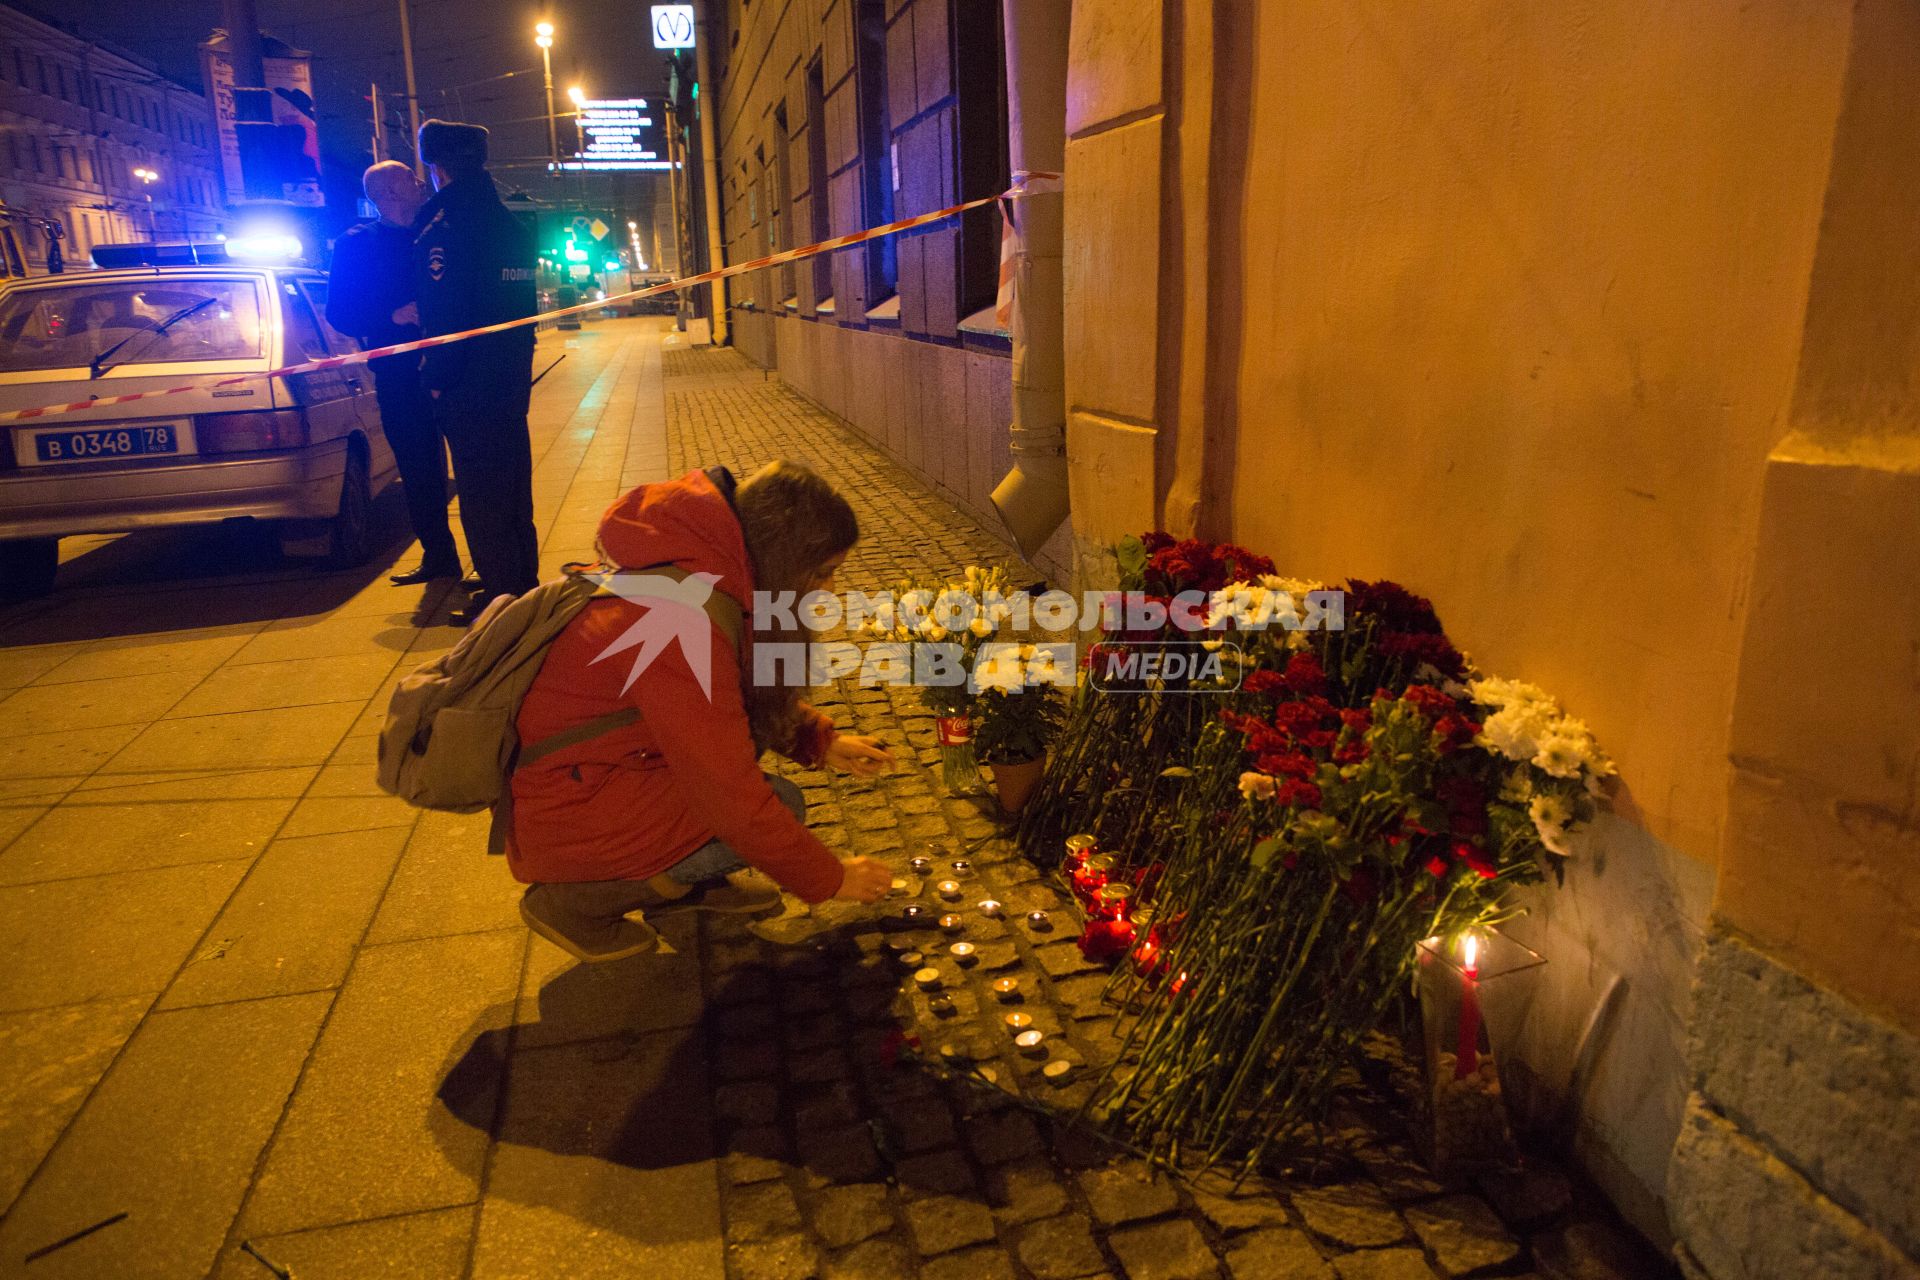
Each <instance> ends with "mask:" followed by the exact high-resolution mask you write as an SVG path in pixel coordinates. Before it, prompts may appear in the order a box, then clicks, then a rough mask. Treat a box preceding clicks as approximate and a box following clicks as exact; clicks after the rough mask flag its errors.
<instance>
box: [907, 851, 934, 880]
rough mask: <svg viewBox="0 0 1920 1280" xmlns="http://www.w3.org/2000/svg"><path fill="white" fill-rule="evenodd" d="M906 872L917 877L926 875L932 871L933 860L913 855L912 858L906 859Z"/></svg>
mask: <svg viewBox="0 0 1920 1280" xmlns="http://www.w3.org/2000/svg"><path fill="white" fill-rule="evenodd" d="M907 870H909V871H911V872H913V874H915V875H917V876H924V875H927V874H928V873H929V872H931V871H932V870H933V859H932V858H928V857H924V856H922V855H920V854H915V855H914V856H913V857H911V858H908V859H907Z"/></svg>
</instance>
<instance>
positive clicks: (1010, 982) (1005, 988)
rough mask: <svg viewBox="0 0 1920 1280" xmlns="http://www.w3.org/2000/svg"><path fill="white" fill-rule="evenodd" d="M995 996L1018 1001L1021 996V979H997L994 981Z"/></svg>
mask: <svg viewBox="0 0 1920 1280" xmlns="http://www.w3.org/2000/svg"><path fill="white" fill-rule="evenodd" d="M993 994H995V995H997V996H999V997H1000V998H1001V999H1002V1000H1015V999H1018V998H1019V996H1020V979H1018V978H995V979H994V980H993Z"/></svg>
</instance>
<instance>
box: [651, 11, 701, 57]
mask: <svg viewBox="0 0 1920 1280" xmlns="http://www.w3.org/2000/svg"><path fill="white" fill-rule="evenodd" d="M693 28H694V23H693V6H692V5H690V4H657V5H655V6H653V47H654V48H656V49H691V48H693Z"/></svg>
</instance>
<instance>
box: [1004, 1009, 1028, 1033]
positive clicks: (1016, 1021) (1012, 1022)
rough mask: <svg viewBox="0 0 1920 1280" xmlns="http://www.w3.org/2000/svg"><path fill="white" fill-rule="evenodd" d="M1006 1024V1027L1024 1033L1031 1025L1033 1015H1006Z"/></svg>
mask: <svg viewBox="0 0 1920 1280" xmlns="http://www.w3.org/2000/svg"><path fill="white" fill-rule="evenodd" d="M1006 1022H1007V1025H1008V1026H1009V1027H1012V1028H1013V1029H1014V1030H1015V1031H1025V1030H1026V1029H1027V1028H1028V1027H1030V1026H1032V1025H1033V1015H1032V1014H1030V1013H1010V1014H1008V1015H1007V1018H1006Z"/></svg>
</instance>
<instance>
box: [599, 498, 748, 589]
mask: <svg viewBox="0 0 1920 1280" xmlns="http://www.w3.org/2000/svg"><path fill="white" fill-rule="evenodd" d="M599 542H600V554H601V556H602V558H604V559H605V560H607V561H608V562H609V563H611V564H613V565H617V566H619V567H620V568H622V569H645V568H650V567H652V566H654V565H661V564H671V565H677V566H678V567H680V568H682V569H685V570H686V571H687V572H688V573H712V574H718V575H719V578H720V582H719V589H720V590H722V591H724V592H726V593H727V594H728V595H730V596H732V597H733V598H734V599H735V600H738V601H739V602H740V605H741V608H743V609H748V610H749V611H750V609H751V605H752V602H753V562H752V560H750V559H749V558H748V556H747V542H746V537H745V535H743V534H742V533H741V532H740V520H739V517H738V516H736V515H734V513H733V506H732V504H731V503H729V502H728V501H727V499H726V496H725V495H724V494H722V493H721V492H720V490H719V489H718V488H717V487H715V485H714V483H713V481H712V480H711V479H710V478H709V477H708V476H707V474H706V472H704V471H689V472H687V474H686V475H684V476H681V477H680V478H679V479H678V480H662V481H660V482H658V483H656V484H643V485H641V486H640V487H639V488H637V489H632V490H629V491H628V492H626V493H624V494H622V495H620V497H619V498H617V499H615V500H614V504H613V505H612V506H611V507H608V508H607V513H606V514H605V515H604V516H602V517H600V539H599Z"/></svg>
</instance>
